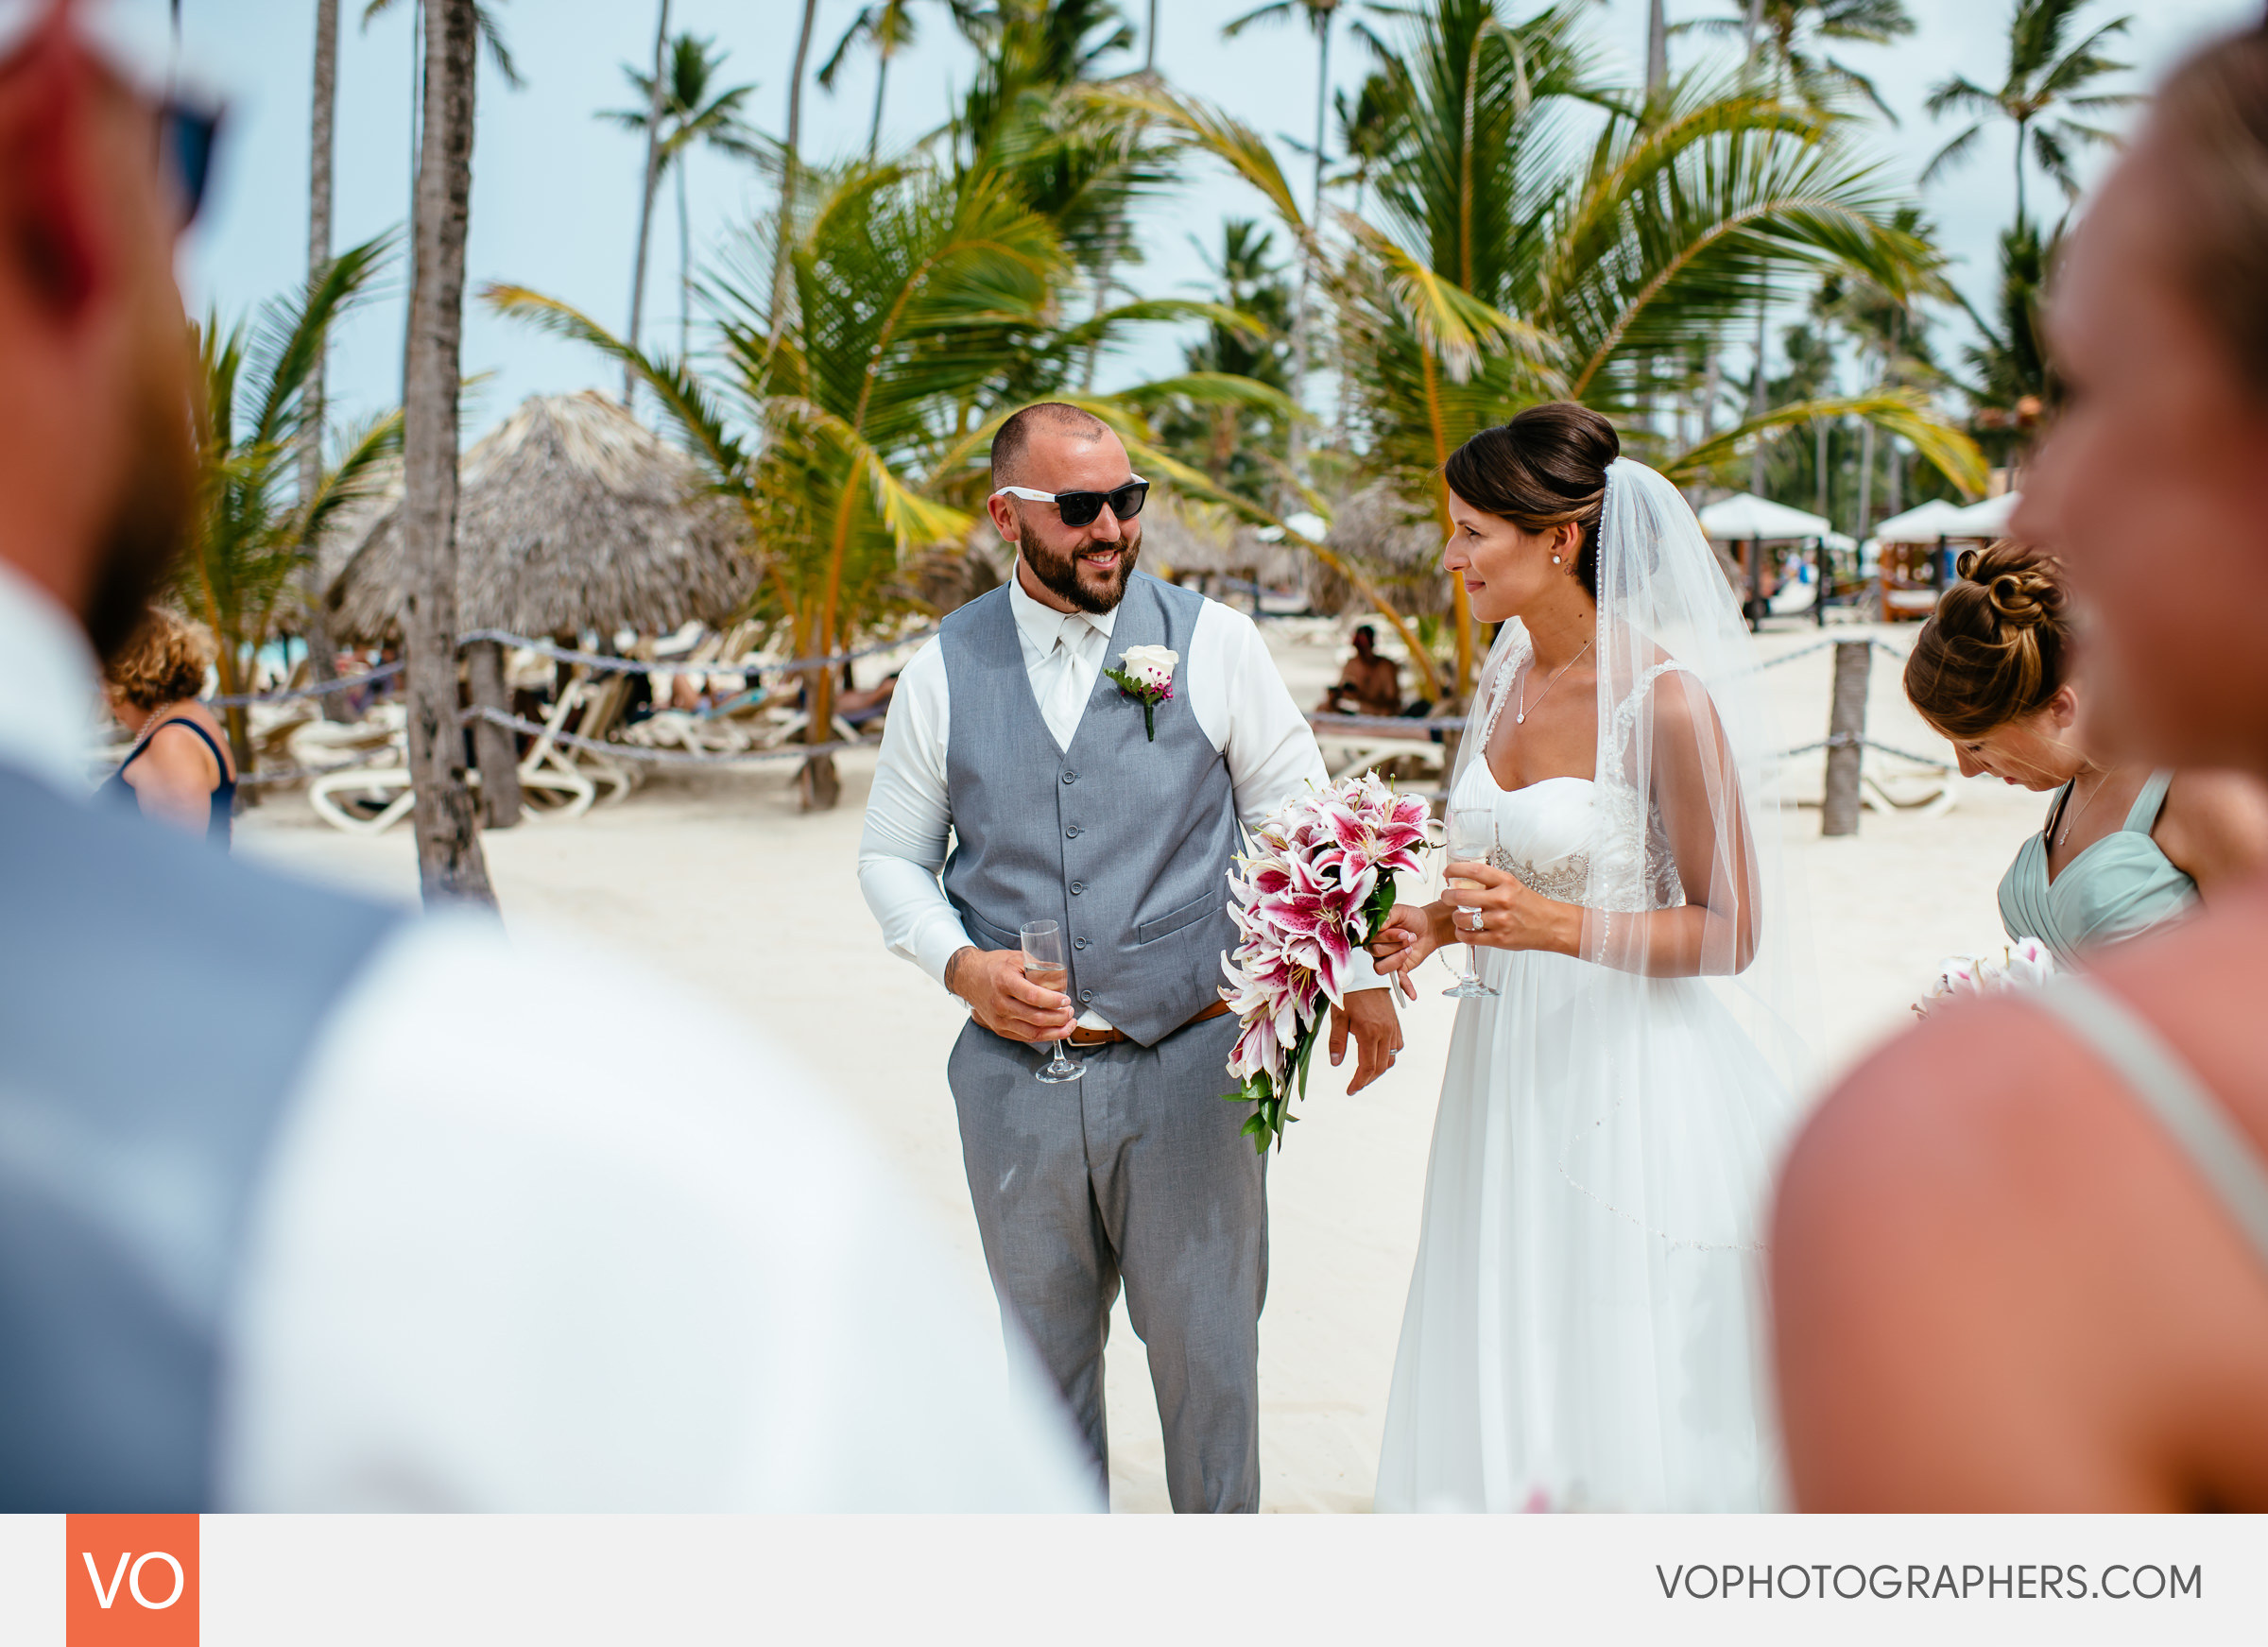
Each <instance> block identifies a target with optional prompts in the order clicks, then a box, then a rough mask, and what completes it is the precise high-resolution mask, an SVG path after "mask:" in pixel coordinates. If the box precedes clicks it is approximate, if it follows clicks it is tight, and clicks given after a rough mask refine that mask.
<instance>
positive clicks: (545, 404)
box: [325, 391, 755, 827]
mask: <svg viewBox="0 0 2268 1647" xmlns="http://www.w3.org/2000/svg"><path fill="white" fill-rule="evenodd" d="M460 474H461V479H460V481H459V492H458V495H459V499H460V502H459V504H458V507H457V528H456V532H457V611H458V614H459V622H460V623H461V624H462V626H464V627H465V628H466V629H506V630H509V631H510V632H511V633H513V634H517V635H556V634H562V633H568V634H579V633H582V632H583V631H585V630H592V629H594V630H596V631H598V632H599V633H600V634H602V635H610V634H613V633H614V632H615V631H617V630H620V629H634V630H638V631H640V632H642V633H647V634H653V633H661V632H666V631H668V630H671V629H675V628H677V627H678V626H680V625H682V624H684V623H686V622H688V621H690V620H696V619H697V620H699V621H700V622H703V623H707V624H713V625H717V626H723V625H724V624H726V623H729V622H730V621H731V619H732V618H733V617H734V616H736V615H737V614H738V613H739V611H740V610H741V609H742V608H743V607H744V606H745V605H746V604H747V599H748V596H749V594H750V592H751V591H752V589H753V587H754V581H755V580H754V568H753V564H752V562H751V560H750V558H749V557H748V556H747V555H746V554H745V553H743V548H742V544H741V542H740V517H739V515H738V513H737V512H736V511H735V510H734V509H732V508H731V506H730V505H729V504H727V503H726V502H725V501H724V500H722V499H720V498H717V497H714V496H713V495H711V494H709V493H708V492H707V491H706V490H705V489H704V487H703V484H702V481H701V476H700V472H699V471H698V470H697V469H696V467H695V466H694V463H693V461H692V459H690V458H688V457H687V456H686V455H684V454H683V453H681V452H679V450H678V449H677V448H676V447H674V446H671V445H669V444H668V443H667V442H666V441H663V440H662V438H661V437H658V436H656V435H655V434H654V433H653V432H652V431H651V430H649V429H647V428H646V427H645V426H644V424H642V423H640V422H639V421H638V420H636V419H634V418H632V417H631V416H630V415H629V414H628V413H627V412H626V411H624V410H623V408H622V407H621V406H620V405H619V404H618V403H615V402H613V401H610V400H609V399H607V398H606V397H604V396H602V395H599V394H596V393H593V392H590V391H585V392H584V393H582V394H577V395H539V396H537V397H535V398H534V399H532V400H529V401H526V402H524V403H523V404H522V405H521V406H520V408H519V410H517V411H515V412H514V413H513V414H512V415H511V416H510V417H509V418H507V419H506V420H505V421H504V422H503V423H502V424H501V425H500V426H498V427H497V428H495V429H493V430H491V431H490V433H489V434H487V435H486V436H483V437H481V439H480V440H479V441H478V442H476V443H475V444H474V445H473V446H472V448H471V449H470V450H469V451H467V452H466V454H465V455H464V457H463V459H462V461H461V464H460ZM398 517H399V497H398V495H397V496H396V497H394V498H392V499H389V500H387V502H386V503H385V504H383V505H380V506H373V507H371V508H369V509H367V510H365V511H364V512H362V513H361V514H360V515H359V516H358V517H356V518H354V519H352V520H351V521H348V522H346V523H342V530H341V532H340V533H339V534H337V535H336V536H335V538H334V539H333V540H332V541H331V543H330V544H329V545H328V546H327V553H326V556H325V559H326V561H327V562H330V563H332V564H335V566H336V571H335V572H334V573H333V574H332V575H331V576H330V578H329V580H328V599H329V604H330V606H331V609H332V611H333V613H334V622H335V626H336V627H337V630H338V632H339V633H340V634H342V635H346V636H351V637H352V638H354V639H357V640H361V641H366V642H367V641H377V640H382V639H384V638H386V637H387V636H389V635H391V634H392V633H394V632H395V631H396V629H397V627H398V626H399V622H400V613H401V609H402V601H403V597H404V592H405V586H404V577H405V568H404V564H403V557H402V545H401V537H400V533H399V531H398V529H397V528H398ZM467 651H468V654H469V657H468V661H469V664H470V671H471V676H472V699H473V701H474V702H475V703H476V704H482V705H491V704H492V705H493V706H495V707H497V708H499V709H501V708H503V707H504V704H505V695H504V669H503V647H502V645H501V643H497V642H492V641H490V642H478V643H474V644H473V645H472V646H471V647H469V648H467ZM473 736H474V743H475V746H476V747H477V749H478V753H479V756H480V768H481V787H482V790H483V793H484V795H485V796H486V798H487V800H488V806H489V822H490V825H491V826H492V827H500V826H502V825H504V824H507V823H509V822H511V821H513V820H514V819H516V818H517V816H518V814H519V806H518V790H519V784H518V782H517V781H516V776H515V772H516V764H515V761H514V759H513V746H512V740H511V736H510V734H509V733H508V732H507V730H506V729H504V728H502V727H496V726H492V725H490V723H488V722H486V721H483V722H479V723H477V724H476V726H475V729H474V734H473Z"/></svg>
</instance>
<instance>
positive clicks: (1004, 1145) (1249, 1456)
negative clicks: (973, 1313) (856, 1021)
mask: <svg viewBox="0 0 2268 1647" xmlns="http://www.w3.org/2000/svg"><path fill="white" fill-rule="evenodd" d="M1236 1028H1237V1023H1236V1020H1235V1018H1234V1017H1232V1016H1223V1017H1220V1018H1216V1019H1212V1020H1211V1021H1207V1022H1204V1023H1200V1024H1195V1025H1193V1026H1192V1027H1190V1028H1188V1029H1183V1030H1178V1031H1176V1032H1175V1033H1174V1034H1172V1035H1170V1036H1168V1037H1166V1038H1165V1039H1163V1040H1161V1041H1160V1042H1159V1043H1158V1044H1157V1045H1156V1046H1154V1047H1143V1046H1137V1045H1135V1044H1134V1043H1133V1042H1131V1041H1121V1042H1118V1043H1116V1044H1114V1045H1111V1046H1106V1047H1091V1048H1087V1049H1085V1050H1077V1049H1074V1050H1073V1051H1072V1054H1071V1055H1072V1056H1074V1057H1075V1058H1077V1059H1078V1060H1079V1061H1080V1062H1082V1063H1083V1064H1085V1065H1086V1067H1087V1075H1086V1078H1085V1079H1084V1080H1080V1081H1072V1082H1066V1083H1065V1084H1063V1085H1061V1086H1052V1087H1051V1086H1048V1085H1046V1084H1045V1083H1043V1082H1041V1081H1039V1080H1037V1079H1035V1078H1034V1074H1033V1072H1035V1071H1036V1070H1038V1069H1039V1067H1040V1064H1041V1063H1042V1062H1044V1061H1045V1060H1046V1058H1047V1057H1048V1055H1049V1050H1050V1049H1049V1048H1047V1047H1044V1046H1042V1047H1038V1048H1034V1047H1027V1046H1023V1045H1021V1044H1019V1043H1018V1042H1015V1041H1010V1040H1004V1039H1002V1038H1000V1037H999V1036H996V1035H994V1034H993V1033H992V1032H991V1031H989V1030H988V1029H986V1028H984V1027H983V1026H982V1025H980V1024H978V1023H977V1022H976V1021H974V1020H973V1019H972V1020H971V1021H970V1023H969V1026H968V1028H966V1029H965V1030H963V1031H962V1032H961V1038H960V1039H959V1040H958V1041H956V1042H955V1043H954V1049H953V1057H952V1059H951V1061H950V1062H949V1063H948V1064H947V1066H946V1076H947V1079H948V1080H949V1081H950V1082H951V1084H952V1087H953V1099H954V1107H955V1108H956V1109H957V1110H958V1111H959V1115H960V1124H961V1157H962V1159H963V1161H964V1162H965V1163H966V1164H967V1166H968V1169H969V1192H970V1196H971V1199H972V1200H973V1201H974V1202H975V1204H976V1223H977V1227H978V1229H979V1230H980V1231H981V1232H982V1234H983V1236H984V1243H985V1260H986V1261H987V1263H988V1264H989V1265H990V1266H991V1270H992V1285H993V1287H994V1289H995V1290H996V1291H997V1292H998V1293H999V1295H1000V1306H1001V1316H1002V1319H1003V1320H1004V1321H1005V1322H1010V1323H1013V1324H1014V1326H1015V1327H1017V1328H1020V1329H1022V1331H1023V1333H1024V1335H1025V1336H1026V1337H1027V1338H1029V1339H1030V1340H1031V1342H1032V1345H1033V1347H1035V1348H1036V1349H1038V1351H1039V1352H1040V1360H1041V1362H1042V1363H1044V1364H1046V1367H1047V1370H1048V1372H1049V1374H1050V1375H1051V1376H1052V1377H1053V1378H1054V1379H1055V1381H1056V1384H1057V1388H1059V1389H1060V1390H1061V1391H1062V1393H1063V1399H1064V1401H1065V1403H1066V1404H1067V1405H1068V1406H1069V1407H1070V1408H1071V1412H1072V1416H1073V1417H1074V1419H1075V1420H1076V1421H1077V1422H1078V1425H1079V1427H1080V1429H1081V1430H1082V1431H1084V1432H1085V1433H1086V1436H1087V1441H1088V1445H1089V1446H1090V1447H1091V1448H1092V1449H1093V1451H1094V1458H1095V1467H1096V1468H1097V1470H1098V1471H1100V1472H1101V1476H1102V1480H1103V1484H1104V1486H1105V1488H1106V1490H1107V1489H1108V1481H1109V1465H1108V1461H1109V1431H1108V1423H1107V1420H1106V1419H1105V1416H1104V1413H1103V1343H1104V1340H1105V1339H1106V1338H1107V1337H1108V1334H1109V1330H1110V1306H1111V1304H1112V1303H1113V1302H1114V1301H1115V1300H1116V1299H1117V1297H1118V1288H1119V1282H1120V1280H1121V1279H1122V1278H1123V1279H1124V1280H1125V1287H1126V1313H1127V1314H1128V1316H1130V1317H1131V1318H1132V1320H1133V1323H1134V1330H1135V1332H1136V1333H1137V1334H1138V1335H1139V1336H1140V1337H1141V1339H1142V1341H1143V1344H1144V1345H1146V1346H1147V1347H1148V1348H1149V1353H1150V1381H1151V1382H1152V1383H1153V1384H1154V1385H1155V1386H1156V1388H1157V1392H1158V1417H1159V1421H1160V1424H1161V1425H1162V1427H1163V1429H1164V1432H1165V1480H1166V1489H1167V1492H1168V1494H1169V1496H1170V1497H1171V1498H1172V1501H1173V1506H1174V1508H1175V1509H1176V1510H1179V1511H1189V1510H1212V1511H1222V1510H1243V1511H1252V1510H1257V1509H1259V1507H1260V1307H1261V1302H1262V1300H1263V1298H1264V1297H1265V1296H1266V1294H1267V1286H1268V1209H1267V1195H1266V1190H1265V1184H1264V1171H1265V1166H1266V1163H1265V1161H1264V1160H1263V1158H1261V1157H1260V1156H1259V1155H1257V1154H1256V1153H1255V1152H1254V1150H1253V1148H1252V1142H1251V1141H1250V1140H1249V1139H1246V1138H1241V1137H1239V1136H1238V1134H1237V1128H1238V1127H1240V1126H1242V1125H1243V1124H1244V1123H1245V1118H1246V1116H1247V1115H1248V1114H1250V1113H1251V1112H1250V1110H1249V1109H1248V1108H1246V1107H1243V1106H1240V1105H1233V1104H1224V1103H1222V1102H1221V1094H1222V1093H1224V1092H1226V1091H1228V1090H1229V1088H1230V1085H1231V1083H1230V1082H1229V1077H1228V1074H1227V1073H1226V1066H1227V1063H1228V1060H1229V1048H1230V1046H1232V1045H1233V1044H1234V1042H1235V1040H1236Z"/></svg>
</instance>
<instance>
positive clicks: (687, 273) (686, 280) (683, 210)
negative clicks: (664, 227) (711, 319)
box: [678, 154, 693, 366]
mask: <svg viewBox="0 0 2268 1647" xmlns="http://www.w3.org/2000/svg"><path fill="white" fill-rule="evenodd" d="M686 159H687V157H686V155H684V154H679V156H678V363H679V365H680V366H681V365H683V364H684V363H685V362H686V361H688V360H690V359H692V358H693V214H692V213H691V211H690V210H689V209H688V208H687V206H686V204H685V163H686Z"/></svg>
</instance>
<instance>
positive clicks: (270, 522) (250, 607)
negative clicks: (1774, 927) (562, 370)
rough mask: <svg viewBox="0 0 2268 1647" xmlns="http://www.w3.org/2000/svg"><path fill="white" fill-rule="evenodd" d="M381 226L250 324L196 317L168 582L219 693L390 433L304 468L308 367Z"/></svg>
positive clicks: (385, 241)
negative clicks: (194, 623) (190, 504)
mask: <svg viewBox="0 0 2268 1647" xmlns="http://www.w3.org/2000/svg"><path fill="white" fill-rule="evenodd" d="M391 249H392V236H390V235H381V236H379V237H378V238H377V239H375V240H369V241H365V242H364V243H363V244H362V245H360V246H357V247H353V248H352V249H349V250H347V251H344V252H341V253H340V254H339V255H338V256H337V257H336V258H334V259H330V260H328V261H326V262H325V264H324V265H323V266H322V267H321V268H320V269H318V271H317V272H316V276H315V278H314V279H313V280H311V281H309V282H308V283H307V285H306V286H305V288H304V289H303V290H302V291H301V292H300V293H298V294H296V295H294V296H292V297H289V298H279V299H276V300H273V301H271V302H269V303H268V304H266V306H265V307H264V309H263V310H262V312H261V314H260V317H259V318H258V320H257V322H256V323H253V324H249V325H248V324H246V323H243V322H239V323H238V324H237V325H235V326H234V327H232V328H230V329H228V330H227V331H225V332H224V331H223V330H222V329H221V326H220V324H219V322H218V320H217V319H216V318H208V319H207V320H206V321H205V323H204V324H203V325H201V326H199V327H198V356H199V359H200V362H201V364H202V368H203V374H202V375H203V388H204V393H203V397H202V398H203V404H202V405H201V406H200V407H199V408H198V428H197V436H198V455H199V459H200V464H199V472H200V484H199V488H198V515H197V521H196V525H195V528H194V531H193V533H192V535H191V539H190V544H189V553H188V554H187V555H186V556H185V557H184V558H183V560H182V563H181V568H180V575H179V580H178V586H177V593H178V595H179V598H180V600H181V602H182V604H183V605H184V606H186V607H188V608H189V609H191V610H192V611H194V612H195V613H196V614H197V615H198V617H199V618H201V619H202V620H203V621H204V623H205V624H206V626H208V627H210V628H211V629H212V631H213V633H214V636H215V638H216V639H217V640H218V641H219V643H220V651H219V656H218V659H217V660H216V666H217V668H218V670H219V674H220V690H221V692H222V693H223V694H226V695H234V694H238V693H241V692H244V691H246V690H248V689H249V681H250V678H251V664H252V659H253V657H254V655H255V654H256V653H257V652H258V650H259V648H260V646H261V644H262V643H264V642H266V640H267V639H268V638H269V637H270V635H271V634H272V633H273V632H274V630H275V626H276V619H277V613H278V609H279V607H280V606H282V605H283V603H284V601H285V599H286V597H287V595H289V594H290V593H291V592H292V588H293V585H294V584H295V583H298V582H300V581H301V576H300V575H301V572H302V570H303V569H305V568H307V567H309V566H311V565H312V564H313V561H314V551H315V544H316V540H317V538H318V535H319V534H320V533H321V531H322V529H323V526H324V525H325V523H327V522H328V521H329V520H330V519H331V517H332V516H333V515H334V514H335V512H336V511H337V510H338V509H339V508H340V507H342V506H345V505H347V504H350V503H352V502H354V501H356V500H358V499H359V498H361V497H363V496H365V495H367V494H368V492H369V489H370V487H371V485H372V484H373V481H374V479H375V478H376V475H375V470H376V466H377V465H378V463H379V460H380V459H382V458H385V457H387V456H388V455H391V454H392V453H394V452H395V451H397V450H398V449H399V447H400V444H401V437H402V420H401V417H400V415H399V414H394V415H390V416H388V417H386V418H383V419H380V420H377V421H375V422H373V423H370V424H369V425H368V426H366V427H364V428H362V429H360V430H358V431H355V432H353V433H352V435H351V436H350V437H348V440H347V443H346V446H345V449H344V451H343V452H342V454H341V455H340V456H339V458H338V461H337V462H336V463H335V464H334V465H332V466H330V467H328V468H325V467H321V466H320V454H319V448H318V469H317V472H316V475H315V478H314V483H313V484H312V485H309V484H308V482H307V477H306V472H305V469H304V468H303V464H304V462H305V455H306V452H307V448H308V445H309V443H310V442H311V441H315V440H318V439H319V438H320V434H321V424H322V419H323V403H322V398H321V390H320V388H319V386H318V377H317V373H318V370H319V369H320V362H321V360H322V354H323V344H324V340H325V339H326V338H327V337H328V336H329V335H330V333H331V329H332V328H333V327H334V326H335V325H336V324H337V323H338V322H339V320H340V319H341V318H343V317H345V316H346V315H347V314H349V313H350V312H352V310H353V308H354V307H355V306H356V305H357V304H358V303H359V302H360V301H361V300H363V299H364V298H366V297H367V296H368V295H369V288H370V284H371V282H372V281H373V280H374V279H375V277H376V276H377V274H378V273H379V271H380V270H381V269H382V268H383V267H384V266H385V264H386V262H387V258H388V257H389V256H390V254H391ZM226 720H227V725H228V731H229V743H230V746H231V747H232V750H233V752H234V754H235V757H236V766H237V769H238V770H239V771H243V772H249V771H250V770H251V769H252V752H251V745H250V741H249V727H248V724H247V722H246V719H245V712H244V710H243V709H242V708H241V707H237V708H232V709H231V710H229V711H228V712H227V715H226Z"/></svg>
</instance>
